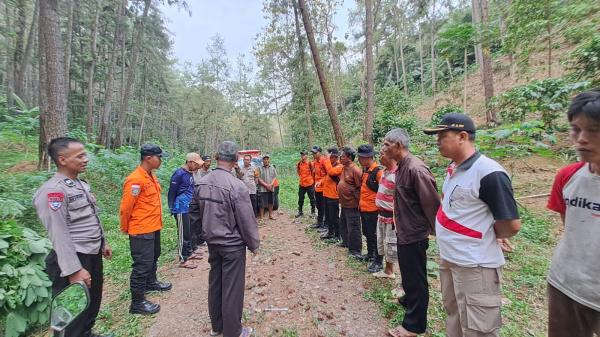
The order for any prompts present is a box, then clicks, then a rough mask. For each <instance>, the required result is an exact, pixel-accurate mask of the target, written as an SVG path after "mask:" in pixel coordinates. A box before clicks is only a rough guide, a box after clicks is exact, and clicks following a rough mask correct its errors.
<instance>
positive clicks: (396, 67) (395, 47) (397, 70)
mask: <svg viewBox="0 0 600 337" xmlns="http://www.w3.org/2000/svg"><path fill="white" fill-rule="evenodd" d="M398 39H400V38H399V37H398V38H397V39H396V40H398ZM398 49H399V48H398V44H397V43H396V42H394V43H392V50H393V52H394V74H395V75H396V76H394V77H395V80H396V84H400V65H399V64H398V58H399V56H398Z"/></svg>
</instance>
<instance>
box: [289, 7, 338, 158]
mask: <svg viewBox="0 0 600 337" xmlns="http://www.w3.org/2000/svg"><path fill="white" fill-rule="evenodd" d="M298 6H299V9H300V13H301V14H302V22H303V23H304V30H305V31H306V37H307V38H308V44H309V45H310V51H311V53H312V57H313V62H314V64H315V69H316V71H317V76H318V77H319V84H320V85H321V92H322V93H323V99H324V100H325V105H326V106H327V112H328V113H329V119H330V120H331V126H332V128H333V134H334V136H335V140H336V143H337V145H338V146H340V147H341V146H344V143H345V142H344V135H343V133H342V128H341V127H340V121H339V120H338V116H337V112H336V110H335V106H334V105H333V102H332V101H331V96H330V93H329V87H328V84H327V78H326V76H325V73H324V71H323V65H322V63H321V57H320V56H319V50H318V49H317V42H316V41H315V36H314V33H313V27H312V24H311V23H310V17H309V14H308V10H307V8H306V3H305V0H298Z"/></svg>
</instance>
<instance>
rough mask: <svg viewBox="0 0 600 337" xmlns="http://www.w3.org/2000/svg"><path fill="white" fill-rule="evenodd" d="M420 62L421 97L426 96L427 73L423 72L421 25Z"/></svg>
mask: <svg viewBox="0 0 600 337" xmlns="http://www.w3.org/2000/svg"><path fill="white" fill-rule="evenodd" d="M419 61H420V63H421V68H420V70H421V95H425V83H424V82H425V78H424V77H425V72H424V71H423V68H424V65H423V34H422V33H421V25H420V24H419Z"/></svg>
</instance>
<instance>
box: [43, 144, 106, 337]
mask: <svg viewBox="0 0 600 337" xmlns="http://www.w3.org/2000/svg"><path fill="white" fill-rule="evenodd" d="M48 155H49V156H50V157H51V158H52V161H54V163H55V164H56V167H57V172H56V174H55V175H54V176H53V177H52V178H50V179H49V180H48V181H46V182H45V183H44V184H43V185H42V186H41V187H40V188H39V189H38V190H37V191H36V192H35V194H34V196H33V205H34V206H35V209H36V211H37V214H38V216H39V218H40V220H41V222H42V224H43V225H44V227H45V228H46V230H47V231H48V237H49V238H50V240H51V241H52V248H53V249H52V251H51V252H50V254H48V257H46V272H47V273H48V276H49V277H50V279H51V280H52V293H53V294H54V295H56V294H57V293H58V292H59V291H61V290H62V289H63V288H65V287H67V286H68V285H69V284H70V283H75V282H79V281H81V282H84V283H85V284H86V285H87V286H88V288H90V305H89V306H88V308H87V309H86V310H85V311H84V312H83V313H82V314H81V315H80V316H79V317H78V318H77V319H76V320H75V321H73V323H72V324H71V325H69V327H68V328H67V329H66V330H65V336H71V337H80V336H92V337H93V336H100V335H96V334H92V327H93V326H94V323H95V322H96V316H98V312H99V310H100V303H101V301H102V283H103V281H104V276H103V274H102V256H104V257H105V258H107V259H110V258H111V257H112V250H111V248H110V247H109V245H108V244H107V243H106V239H105V237H104V231H103V230H102V225H101V224H100V219H99V218H98V206H96V199H95V198H94V196H93V195H92V194H91V192H90V186H89V185H88V184H87V183H86V182H85V181H82V180H80V179H78V176H79V174H80V173H83V172H85V170H86V168H87V163H88V157H87V153H86V152H85V147H84V146H83V144H82V143H81V142H80V141H78V140H76V139H73V138H67V137H61V138H55V139H53V140H52V141H51V142H50V145H48ZM55 335H56V336H58V333H55Z"/></svg>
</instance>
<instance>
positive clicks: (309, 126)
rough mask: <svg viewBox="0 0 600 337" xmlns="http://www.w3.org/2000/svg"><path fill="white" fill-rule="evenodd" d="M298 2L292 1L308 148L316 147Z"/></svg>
mask: <svg viewBox="0 0 600 337" xmlns="http://www.w3.org/2000/svg"><path fill="white" fill-rule="evenodd" d="M296 1H297V0H292V4H293V7H294V21H295V25H296V39H298V53H299V56H300V71H301V73H302V89H303V91H304V114H305V116H306V128H307V134H306V137H307V140H308V147H309V148H310V147H311V146H313V145H314V139H313V138H314V135H313V129H312V118H311V112H310V88H309V83H308V72H307V71H306V58H305V55H304V42H303V39H302V35H301V34H300V18H299V13H298V3H297V2H296Z"/></svg>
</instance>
